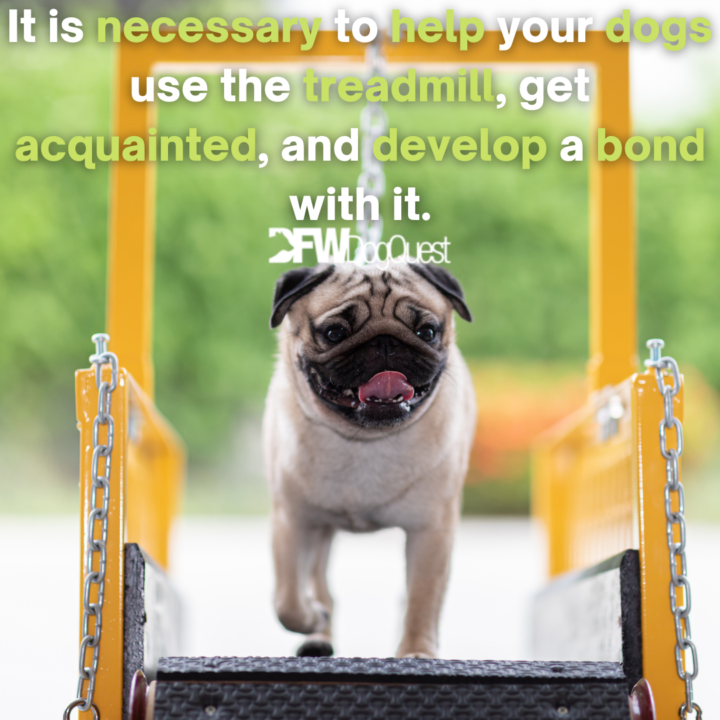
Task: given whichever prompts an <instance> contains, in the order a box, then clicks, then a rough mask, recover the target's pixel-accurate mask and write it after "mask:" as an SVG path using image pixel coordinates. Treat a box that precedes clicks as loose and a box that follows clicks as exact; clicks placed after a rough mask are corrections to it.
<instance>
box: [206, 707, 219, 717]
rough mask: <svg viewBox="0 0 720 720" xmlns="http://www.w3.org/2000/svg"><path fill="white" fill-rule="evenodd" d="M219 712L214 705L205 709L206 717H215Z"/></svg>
mask: <svg viewBox="0 0 720 720" xmlns="http://www.w3.org/2000/svg"><path fill="white" fill-rule="evenodd" d="M216 712H217V708H216V707H215V706H214V705H208V706H207V707H206V708H205V714H206V715H214V714H215V713H216Z"/></svg>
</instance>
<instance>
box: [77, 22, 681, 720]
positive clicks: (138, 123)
mask: <svg viewBox="0 0 720 720" xmlns="http://www.w3.org/2000/svg"><path fill="white" fill-rule="evenodd" d="M301 43H302V40H301V37H300V36H299V35H298V34H297V33H294V34H293V37H292V41H291V42H289V43H280V44H277V45H267V44H262V43H258V42H257V41H253V42H250V43H248V44H244V45H238V44H236V43H232V42H228V43H222V44H215V43H211V42H210V41H209V40H207V38H204V37H203V38H202V39H201V40H200V41H199V42H197V43H194V44H192V45H187V44H185V43H182V42H179V41H174V42H170V43H167V44H164V43H158V42H157V41H155V40H154V39H152V38H150V37H149V38H148V39H147V40H146V41H144V42H142V43H137V44H134V43H130V42H127V41H126V40H124V39H123V40H122V41H121V42H120V44H119V47H118V53H117V62H116V67H115V78H114V96H113V101H114V102H113V106H114V115H113V134H114V135H118V136H120V137H121V138H125V137H128V136H132V135H139V136H142V137H146V136H147V134H148V128H150V127H152V126H155V125H156V121H157V117H156V112H157V111H156V107H155V105H154V104H146V103H142V104H140V103H135V102H133V101H132V99H131V97H130V81H131V78H132V77H136V76H137V77H146V76H150V75H152V74H153V73H154V69H155V68H156V66H157V65H159V64H162V65H168V64H182V65H202V64H214V65H218V64H250V63H285V64H287V63H290V62H296V63H299V64H314V63H319V62H328V61H330V62H332V61H344V62H348V61H351V62H357V63H363V62H364V61H365V51H366V46H365V45H362V44H359V43H355V42H352V41H351V42H349V43H340V42H338V41H337V37H336V34H335V33H334V32H320V33H319V35H318V38H317V41H316V43H315V46H314V48H313V49H312V50H311V51H310V52H301V50H300V46H301ZM501 43H502V39H501V36H500V33H499V32H494V31H492V32H486V33H485V36H484V38H483V41H482V42H481V43H478V44H477V45H472V46H471V47H470V48H469V49H468V50H467V51H466V52H461V51H460V50H459V49H458V47H457V44H453V43H449V42H447V41H446V40H445V39H441V40H440V41H439V42H437V43H435V44H434V45H432V46H431V47H427V46H425V45H424V44H422V43H420V42H417V43H408V42H405V41H403V42H400V43H395V44H392V43H389V42H386V43H385V46H384V54H385V57H386V59H387V61H388V62H389V63H399V64H421V63H426V62H432V63H450V64H456V65H469V64H517V63H520V64H563V65H592V66H593V67H594V69H595V72H596V79H597V82H596V89H595V97H594V103H593V108H594V116H593V127H604V128H605V129H606V130H607V132H608V133H609V134H612V135H615V136H618V137H620V138H622V139H626V138H627V137H629V136H630V134H631V122H630V92H629V90H630V88H629V52H628V46H627V45H625V44H615V43H610V42H608V41H607V40H606V38H605V34H604V33H602V32H590V33H588V35H587V42H585V43H582V44H578V43H565V44H556V43H549V42H546V43H541V44H532V43H528V42H527V41H525V40H524V39H523V38H517V39H516V40H515V43H514V45H513V47H512V49H511V50H509V51H507V52H502V51H500V49H499V47H500V44H501ZM591 145H592V148H593V150H592V152H591V153H589V155H591V156H594V155H595V152H594V147H595V142H594V141H592V143H591ZM155 186H156V168H155V165H154V163H150V162H143V163H132V162H125V161H120V162H117V163H114V164H113V165H112V169H111V203H110V252H109V271H108V278H109V280H108V319H107V326H108V332H109V334H110V336H111V349H112V350H113V351H114V352H115V353H116V354H117V355H118V358H119V360H120V364H121V366H122V368H123V369H122V370H121V382H120V385H119V387H118V390H117V391H116V392H115V393H114V395H113V415H114V416H116V421H115V433H116V434H115V448H116V449H115V451H114V457H113V465H112V477H111V487H112V492H113V497H112V501H111V515H110V530H109V541H108V573H107V581H106V582H107V588H106V595H105V608H104V612H103V616H104V629H103V639H102V644H101V651H100V670H99V673H98V676H97V684H96V692H95V699H96V703H97V705H98V707H99V709H100V710H101V713H102V716H103V717H105V718H119V717H120V714H121V706H122V667H123V664H122V637H123V632H122V629H123V623H122V618H123V592H122V588H123V581H124V576H123V547H124V543H125V542H127V541H136V542H139V543H140V544H141V545H142V546H143V548H144V549H145V550H146V551H149V552H150V554H151V555H153V556H154V557H155V559H157V560H159V561H160V562H162V563H165V562H166V561H167V538H168V532H169V527H170V523H171V522H172V518H173V516H174V513H175V511H176V508H177V498H178V495H179V484H180V477H181V476H182V469H183V467H182V466H183V462H184V455H183V450H182V445H181V443H180V441H179V439H178V438H177V436H176V435H175V433H174V431H173V430H172V429H171V428H170V426H169V425H168V424H167V423H166V421H164V420H163V418H162V417H161V416H160V415H159V413H157V411H156V410H155V408H154V405H153V403H152V397H153V367H152V307H153V281H154V243H155ZM634 203H635V188H634V180H633V169H632V165H631V163H630V162H629V161H627V160H626V159H625V158H621V159H619V160H617V161H616V162H613V163H609V162H604V163H600V162H597V161H596V160H594V159H591V160H590V360H589V363H588V375H589V382H590V387H591V389H592V390H593V391H596V392H595V394H594V395H591V399H590V403H589V405H588V408H586V409H585V410H583V411H582V412H581V413H580V414H579V415H578V417H577V418H575V419H574V420H571V421H569V422H568V423H567V424H566V427H564V428H561V429H560V430H558V431H556V432H555V434H549V435H547V436H546V438H545V440H544V445H542V446H541V449H540V450H539V452H538V455H537V467H538V469H539V472H538V473H537V474H536V484H535V498H536V501H537V502H536V506H537V508H538V512H539V514H540V516H541V517H543V518H544V519H545V520H546V521H547V523H548V528H549V531H550V538H551V548H552V555H551V557H552V558H553V560H552V562H553V570H554V571H555V572H557V571H560V570H562V569H566V568H570V567H574V566H575V564H576V563H577V562H590V561H592V559H593V558H596V557H598V558H599V557H600V555H602V553H603V552H605V550H602V551H601V552H598V551H597V548H598V547H600V545H598V543H597V537H599V535H598V533H597V532H595V529H596V528H597V527H602V526H603V522H605V526H607V525H608V523H607V521H603V520H602V518H601V517H600V516H602V515H603V507H602V503H604V502H605V501H606V500H607V498H605V497H604V496H602V498H598V499H601V500H602V503H600V505H601V506H599V507H594V506H593V502H592V498H593V495H592V494H588V493H584V491H580V492H575V490H574V489H573V488H574V485H575V482H576V477H575V475H573V474H571V473H568V472H565V471H563V472H564V474H563V472H560V471H558V472H556V471H557V467H558V465H557V462H556V461H557V458H558V457H559V456H562V455H563V453H565V454H567V453H568V452H569V453H570V454H572V452H575V453H576V455H577V454H578V453H579V455H581V456H585V454H587V457H586V458H585V460H583V461H582V462H581V465H582V463H583V462H584V463H585V464H584V465H583V467H590V466H591V465H592V463H595V465H594V467H596V468H600V470H599V472H603V470H602V468H603V467H605V468H606V469H607V467H614V466H617V467H618V468H620V469H619V470H618V471H617V474H618V479H617V482H616V485H617V487H618V488H619V490H618V491H619V492H620V494H621V495H622V494H623V493H624V495H622V496H623V498H624V500H623V501H622V502H621V503H620V505H622V508H621V509H620V510H618V512H619V513H620V516H622V517H620V516H618V518H616V519H615V521H614V522H615V525H616V530H617V531H618V532H619V533H620V535H618V537H616V538H615V539H614V540H613V541H612V542H607V543H606V544H605V546H604V547H605V548H606V549H607V548H610V547H613V548H615V547H617V548H621V549H624V548H622V546H623V545H624V546H625V547H627V544H630V545H632V544H637V545H639V547H640V550H641V566H642V573H643V593H644V594H643V649H644V657H645V675H646V677H647V678H648V679H649V680H650V682H651V684H652V686H653V688H654V689H655V692H656V696H657V697H658V700H659V706H660V708H661V713H662V714H663V715H666V716H667V717H669V713H670V712H671V711H672V712H675V711H674V708H676V707H677V705H678V704H679V701H678V702H676V697H679V694H678V692H679V690H680V689H681V684H680V683H679V681H678V679H677V676H676V674H675V672H674V667H673V668H672V669H670V668H668V667H667V663H665V662H664V661H663V662H660V660H659V658H660V657H661V656H662V657H663V658H664V657H667V658H672V648H671V646H670V642H669V639H668V633H667V632H666V630H667V628H668V627H672V618H671V616H670V613H669V610H668V608H667V607H665V604H666V603H667V587H668V585H667V583H666V582H665V577H666V575H667V576H668V578H669V570H668V562H667V551H666V545H665V537H664V509H663V508H662V488H661V486H660V481H661V479H662V477H663V469H662V467H661V462H660V458H659V450H658V451H657V452H656V450H657V428H658V423H659V421H660V418H661V405H662V403H661V401H660V400H659V393H657V389H656V388H655V390H654V391H653V387H652V385H653V382H654V380H653V379H652V378H651V377H650V376H647V375H642V376H634V377H633V378H632V380H630V381H627V382H625V385H623V386H622V387H621V389H620V392H621V393H622V394H623V396H624V397H625V398H626V400H627V398H628V397H630V398H631V403H630V404H631V406H632V414H631V415H630V416H629V417H630V418H631V420H630V421H626V423H625V424H624V425H623V427H622V429H621V434H620V436H618V438H617V439H616V440H614V441H612V442H610V443H609V444H607V445H606V446H604V447H601V448H599V449H598V448H597V447H595V446H594V445H593V444H592V443H589V444H587V443H586V444H583V443H585V441H586V440H587V437H586V436H587V431H588V429H587V428H585V430H583V428H584V427H585V426H586V425H587V426H588V427H589V426H590V425H592V422H593V417H594V415H593V413H594V410H595V408H596V406H597V403H598V402H600V401H601V400H602V398H603V397H604V396H605V395H604V393H605V394H606V393H609V392H611V391H610V390H604V388H607V387H608V386H615V385H618V384H620V383H623V381H626V379H627V378H629V377H630V376H631V375H632V373H633V372H634V371H635V369H636V367H637V358H636V332H637V330H636V280H635V262H636V260H635V205H634ZM648 378H649V379H648ZM76 387H77V402H78V421H79V426H80V430H81V448H82V452H81V459H82V463H81V479H82V480H81V513H82V517H83V518H86V517H87V509H88V503H89V486H90V475H89V472H90V458H91V453H92V451H91V447H92V443H91V432H92V419H93V418H94V414H95V412H96V408H97V390H96V389H95V383H94V374H93V371H92V370H85V371H79V372H78V374H77V381H76ZM676 403H677V404H678V405H680V400H679V399H676ZM679 409H680V407H679V408H678V410H679ZM134 418H139V419H140V423H141V425H142V427H143V428H144V430H143V432H142V433H141V435H140V438H141V439H140V441H139V442H138V441H137V437H136V434H135V432H134V431H131V427H132V426H133V423H134V422H135V419H134ZM629 423H631V425H630V424H629ZM583 433H585V435H584V434H583ZM646 435H647V438H646V437H645V436H646ZM583 437H585V440H583ZM566 446H567V447H566ZM573 448H574V449H573ZM645 448H648V449H647V450H645ZM566 451H567V452H566ZM593 453H594V455H593ZM573 462H575V463H577V462H580V461H579V460H578V459H577V457H575V460H573ZM570 465H572V462H571V463H570ZM561 469H562V468H561ZM566 469H567V468H566ZM628 473H630V474H628ZM590 474H592V473H590ZM571 478H572V482H571V481H570V480H571ZM628 483H632V484H631V485H629V486H628ZM628 487H629V490H628ZM595 488H596V491H597V488H598V485H597V484H596V485H595ZM596 497H597V496H596ZM629 497H630V498H631V500H630V501H629V500H628V498H629ZM632 498H634V499H632ZM623 503H624V504H623ZM628 503H630V505H632V503H636V504H635V505H632V508H633V509H632V510H631V511H630V516H632V518H633V519H632V523H631V527H630V529H629V530H628V522H629V516H628V507H629V506H630V505H629V504H628ZM614 504H615V505H617V503H614ZM578 509H580V511H581V512H582V513H584V515H583V517H584V518H585V519H586V520H588V521H590V520H592V522H589V524H588V525H587V527H590V528H591V529H590V530H588V532H585V533H583V531H582V524H581V526H578V525H577V524H576V525H575V527H574V529H573V528H572V527H571V526H570V524H568V523H566V522H565V520H563V518H565V517H566V516H567V515H568V513H569V512H575V511H578ZM636 511H637V513H636ZM623 513H624V515H623ZM636 514H637V518H636V516H635V515H636ZM83 523H85V520H84V519H83ZM610 525H612V523H610ZM578 528H580V529H578ZM605 530H607V527H605ZM86 533H87V528H86V527H85V526H84V525H83V533H82V545H81V548H84V547H85V542H86ZM600 535H602V533H600ZM605 536H606V537H607V532H606V534H605ZM633 540H635V541H636V543H633V542H632V541H633ZM575 543H577V547H578V548H584V549H581V550H578V551H576V552H575V555H574V556H573V555H572V552H570V550H571V549H572V546H573V545H574V544H575ZM593 543H595V545H594V547H595V550H590V549H588V548H590V547H593ZM83 573H84V569H83ZM83 579H84V578H83ZM656 588H658V590H657V591H656ZM660 588H662V591H661V590H660ZM656 658H658V660H657V662H656ZM671 670H672V671H671ZM87 717H88V718H89V717H90V716H89V714H87Z"/></svg>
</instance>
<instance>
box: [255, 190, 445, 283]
mask: <svg viewBox="0 0 720 720" xmlns="http://www.w3.org/2000/svg"><path fill="white" fill-rule="evenodd" d="M393 200H394V202H393V220H402V219H404V218H405V217H407V219H408V220H424V221H427V220H429V219H430V213H427V212H424V213H422V214H420V213H419V212H418V209H417V205H418V202H419V201H420V196H419V195H417V194H416V192H415V188H414V187H410V188H408V189H407V194H405V195H403V189H402V188H399V187H397V188H395V197H394V198H393ZM290 203H291V205H292V209H293V213H294V215H295V219H296V220H299V221H300V220H312V221H317V220H318V219H319V218H320V215H321V213H323V209H324V210H325V213H324V214H325V218H323V219H327V220H328V221H330V222H332V221H335V220H336V219H338V220H341V221H342V220H348V221H351V220H354V221H357V222H358V224H364V225H365V226H367V227H371V226H373V224H374V227H375V228H379V227H381V220H380V208H379V201H378V198H377V197H375V196H374V195H365V191H364V189H363V188H361V187H358V188H356V189H355V195H354V196H353V195H351V194H350V188H347V187H343V188H340V194H339V195H336V193H335V188H332V187H330V188H328V189H327V194H326V195H318V196H316V197H315V198H313V197H312V196H310V195H305V196H303V197H302V199H299V198H298V196H297V195H291V196H290ZM338 206H339V207H338ZM338 211H339V212H338ZM405 212H407V215H406V216H405ZM338 214H339V218H338V217H337V215H338ZM366 216H369V217H366ZM363 234H364V235H366V236H367V235H369V234H370V233H363ZM269 236H270V238H276V237H278V236H281V237H283V238H284V239H285V240H286V241H287V245H288V246H289V247H286V248H284V249H282V250H280V252H278V253H276V254H275V255H273V256H272V257H271V258H270V259H269V262H271V263H278V264H286V263H294V264H297V265H299V264H302V263H303V262H304V261H305V255H304V253H305V251H306V250H309V251H313V250H314V251H315V257H316V261H317V262H318V263H328V262H332V263H341V262H356V263H359V264H363V265H364V264H366V263H370V264H374V265H378V266H379V267H380V268H381V269H386V268H387V267H388V266H389V265H390V264H391V263H394V262H395V263H399V262H408V263H430V262H432V263H449V262H450V260H449V258H448V248H449V246H450V241H449V240H448V239H447V237H445V238H443V240H441V241H438V242H416V243H415V246H414V248H413V246H412V245H411V243H410V242H408V241H407V240H406V239H405V238H404V237H403V236H402V235H393V236H392V237H391V238H390V239H389V240H387V241H385V242H380V241H378V242H372V241H369V240H368V239H367V238H363V237H361V236H360V235H354V234H353V233H352V232H351V230H350V228H349V227H343V228H339V229H338V228H333V227H328V228H326V229H325V230H323V228H321V227H310V228H307V227H296V228H292V229H291V228H279V227H274V228H270V229H269Z"/></svg>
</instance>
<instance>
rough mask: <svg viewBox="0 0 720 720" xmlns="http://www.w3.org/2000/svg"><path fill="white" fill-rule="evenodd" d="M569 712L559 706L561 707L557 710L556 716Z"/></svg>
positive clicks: (562, 706)
mask: <svg viewBox="0 0 720 720" xmlns="http://www.w3.org/2000/svg"><path fill="white" fill-rule="evenodd" d="M569 712H570V711H569V710H568V709H567V708H566V707H565V706H564V705H561V706H560V707H559V708H558V709H557V713H558V715H567V714H568V713H569Z"/></svg>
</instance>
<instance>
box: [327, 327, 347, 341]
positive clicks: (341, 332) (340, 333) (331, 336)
mask: <svg viewBox="0 0 720 720" xmlns="http://www.w3.org/2000/svg"><path fill="white" fill-rule="evenodd" d="M323 334H324V335H325V337H326V338H327V339H328V340H329V341H330V342H331V343H339V342H340V341H341V340H344V339H345V338H346V337H347V335H348V333H347V330H346V329H345V328H344V327H343V326H342V325H331V326H330V327H329V328H326V329H325V332H324V333H323Z"/></svg>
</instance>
